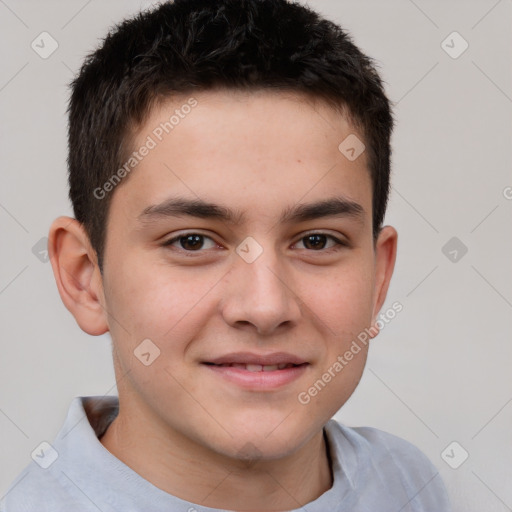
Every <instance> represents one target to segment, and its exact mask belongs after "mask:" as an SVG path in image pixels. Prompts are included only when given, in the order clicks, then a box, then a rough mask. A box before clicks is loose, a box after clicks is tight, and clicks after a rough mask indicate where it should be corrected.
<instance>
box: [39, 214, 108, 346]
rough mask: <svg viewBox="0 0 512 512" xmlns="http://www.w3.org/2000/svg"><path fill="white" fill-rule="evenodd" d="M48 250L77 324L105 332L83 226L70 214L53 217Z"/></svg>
mask: <svg viewBox="0 0 512 512" xmlns="http://www.w3.org/2000/svg"><path fill="white" fill-rule="evenodd" d="M48 251H49V256H50V261H51V264H52V268H53V274H54V276H55V281H56V283H57V288H58V290H59V294H60V297H61V299H62V302H63V303H64V305H65V306H66V308H67V309H68V310H69V311H70V312H71V314H72V315H73V316H74V317H75V320H76V321H77V323H78V325H79V326H80V328H81V329H82V330H83V331H85V332H86V333H88V334H91V335H93V336H98V335H100V334H104V333H105V332H107V331H108V323H107V314H106V311H105V307H104V304H102V302H103V303H104V295H103V284H102V279H101V275H100V272H99V268H98V264H97V259H96V254H95V251H94V249H93V248H92V246H91V244H90V242H89V237H88V236H87V233H86V232H85V230H84V228H83V226H82V225H81V224H80V223H79V222H78V221H77V220H76V219H73V218H71V217H59V218H58V219H56V220H55V221H54V222H53V223H52V225H51V227H50V233H49V235H48Z"/></svg>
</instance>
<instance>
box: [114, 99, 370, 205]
mask: <svg viewBox="0 0 512 512" xmlns="http://www.w3.org/2000/svg"><path fill="white" fill-rule="evenodd" d="M133 140H134V143H133V150H134V152H138V153H139V157H138V159H137V163H136V165H135V166H134V167H133V169H131V170H130V172H129V176H128V177H129V179H127V180H126V181H125V182H122V183H121V184H120V186H119V187H118V188H119V190H118V191H116V194H115V196H114V198H113V203H114V202H117V203H119V202H123V203H126V204H125V206H126V207H133V208H135V207H137V208H139V211H141V210H142V208H147V207H148V206H151V205H152V204H157V203H159V202H161V201H163V200H165V199H166V197H168V196H170V195H175V196H176V195H177V196H181V197H190V198H194V199H199V198H200V199H202V200H205V201H208V202H214V203H217V204H225V205H228V204H229V205H232V206H233V207H234V208H237V210H239V211H244V210H246V209H247V207H248V206H249V205H250V206H251V207H254V206H256V204H257V205H258V206H259V213H260V214H261V213H263V214H264V215H270V214H272V213H276V214H277V207H279V209H280V211H279V214H280V215H281V214H282V209H283V207H284V206H287V207H290V206H292V205H293V204H295V203H297V202H298V201H300V200H302V199H304V201H305V202H306V201H310V200H318V199H321V198H325V196H326V195H329V194H330V195H343V196H345V197H347V198H348V199H349V200H353V201H356V202H358V203H363V206H364V208H365V209H367V210H368V212H369V211H370V208H371V180H370V175H369V171H368V169H367V158H366V153H365V152H364V151H363V152H362V153H361V154H360V155H357V158H355V159H354V158H348V157H350V156H351V154H350V153H348V154H347V153H346V152H345V153H344V152H343V151H344V150H346V149H347V148H345V146H346V145H347V144H346V141H348V142H349V143H350V144H349V145H352V146H354V144H353V142H354V141H358V142H359V143H360V146H357V147H356V146H355V150H356V151H358V152H359V151H360V148H361V147H364V145H363V142H362V140H363V137H362V135H361V134H360V133H358V131H357V130H356V129H355V128H354V127H353V126H352V124H351V123H350V121H349V120H348V119H347V117H346V116H344V115H343V114H342V113H340V111H338V110H335V109H334V108H332V107H330V106H328V105H327V104H325V103H324V102H322V101H320V100H316V101H315V100H313V99H312V98H309V97H306V96H304V95H301V94H297V93H285V92H279V93H277V92H269V91H265V90H262V91H253V92H240V91H236V92H234V91H214V92H201V93H197V94H192V95H190V96H180V97H175V98H172V99H169V100H167V101H163V102H160V103H159V104H157V105H155V106H154V107H153V109H152V111H151V113H150V115H149V116H148V118H147V119H146V121H145V123H144V125H143V126H142V127H141V128H140V129H139V130H138V132H137V134H136V136H135V137H134V139H133ZM356 144H357V142H356ZM144 147H147V148H148V147H150V149H146V150H145V151H142V150H143V148H144ZM349 149H350V148H349ZM142 152H144V156H143V157H140V153H142ZM347 156H348V157H347ZM132 158H133V156H132ZM127 174H128V173H127ZM116 196H119V197H118V198H116ZM137 213H139V212H137Z"/></svg>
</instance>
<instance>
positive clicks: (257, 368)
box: [219, 363, 295, 372]
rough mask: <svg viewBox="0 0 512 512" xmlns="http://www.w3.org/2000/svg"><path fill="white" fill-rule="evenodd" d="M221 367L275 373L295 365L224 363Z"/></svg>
mask: <svg viewBox="0 0 512 512" xmlns="http://www.w3.org/2000/svg"><path fill="white" fill-rule="evenodd" d="M219 366H232V367H233V368H240V369H242V370H247V371H249V372H274V371H276V370H283V369H284V368H293V367H294V366H295V365H294V364H292V363H279V364H266V365H261V364H245V363H223V364H221V365H219Z"/></svg>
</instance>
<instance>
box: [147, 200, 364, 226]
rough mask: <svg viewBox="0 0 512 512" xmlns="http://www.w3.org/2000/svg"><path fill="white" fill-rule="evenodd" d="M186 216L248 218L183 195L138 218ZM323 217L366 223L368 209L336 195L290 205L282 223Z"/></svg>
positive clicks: (237, 221) (233, 221)
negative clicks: (348, 218)
mask: <svg viewBox="0 0 512 512" xmlns="http://www.w3.org/2000/svg"><path fill="white" fill-rule="evenodd" d="M184 215H187V216H191V217H198V218H201V219H214V220H220V221H224V222H228V223H231V224H241V223H243V221H244V219H245V213H244V212H243V211H241V210H232V209H230V208H226V207H225V206H221V205H218V204H215V203H211V202H206V201H203V200H200V199H186V198H181V197H173V198H169V199H167V200H165V201H163V202H162V203H159V204H156V205H151V206H148V207H147V208H145V209H144V210H143V211H142V212H141V213H140V214H139V216H138V219H139V221H141V222H144V223H146V222H152V221H153V220H158V219H159V218H166V217H181V216H184ZM322 217H352V218H354V219H355V220H357V221H360V222H363V220H364V217H365V210H364V208H363V207H362V206H361V205H360V204H359V203H356V202H354V201H352V200H349V199H348V198H346V197H333V198H329V199H325V200H322V201H318V202H314V203H302V204H297V205H294V206H290V207H288V208H286V209H285V210H284V211H283V213H282V214H281V217H280V219H279V223H283V224H284V223H288V224H289V223H294V222H305V221H308V220H315V219H319V218H322Z"/></svg>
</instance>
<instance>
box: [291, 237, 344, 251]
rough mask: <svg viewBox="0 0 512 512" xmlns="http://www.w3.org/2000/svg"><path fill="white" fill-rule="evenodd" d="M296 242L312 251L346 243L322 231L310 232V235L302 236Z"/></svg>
mask: <svg viewBox="0 0 512 512" xmlns="http://www.w3.org/2000/svg"><path fill="white" fill-rule="evenodd" d="M298 243H302V244H303V246H304V247H303V248H304V249H309V250H313V251H321V250H323V249H332V248H335V247H336V246H342V245H346V244H345V243H343V242H342V241H341V240H338V239H337V238H335V237H334V236H332V235H326V234H323V233H312V234H310V235H307V236H304V237H302V238H301V239H300V240H299V242H298ZM299 249H302V247H299Z"/></svg>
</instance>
